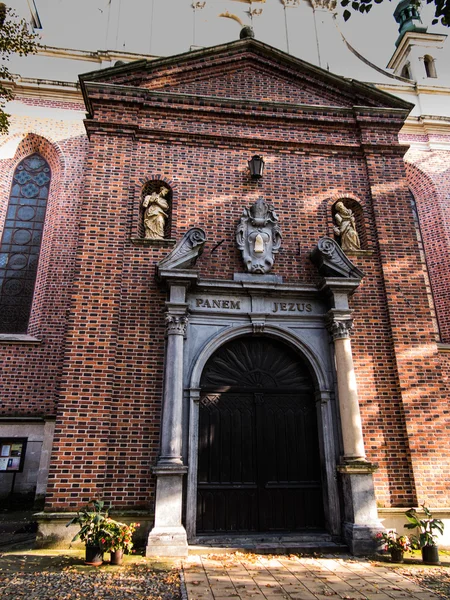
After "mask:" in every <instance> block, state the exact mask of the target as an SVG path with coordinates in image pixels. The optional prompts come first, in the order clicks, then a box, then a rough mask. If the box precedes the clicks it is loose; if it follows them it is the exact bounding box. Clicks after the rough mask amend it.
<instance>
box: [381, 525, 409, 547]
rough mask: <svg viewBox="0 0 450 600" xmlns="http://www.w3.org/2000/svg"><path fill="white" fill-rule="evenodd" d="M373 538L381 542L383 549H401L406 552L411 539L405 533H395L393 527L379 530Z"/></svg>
mask: <svg viewBox="0 0 450 600" xmlns="http://www.w3.org/2000/svg"><path fill="white" fill-rule="evenodd" d="M375 539H376V540H377V541H379V542H382V543H383V545H384V549H385V550H401V551H402V552H407V551H408V550H411V541H410V539H409V537H408V536H407V535H397V532H396V531H395V530H394V529H388V530H387V531H380V532H379V533H377V535H376V536H375Z"/></svg>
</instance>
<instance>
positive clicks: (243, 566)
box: [183, 553, 442, 600]
mask: <svg viewBox="0 0 450 600" xmlns="http://www.w3.org/2000/svg"><path fill="white" fill-rule="evenodd" d="M183 569H184V579H185V584H186V588H187V594H188V598H189V600H214V599H219V598H220V599H223V600H225V599H228V598H230V599H231V598H233V599H247V598H249V599H250V598H252V599H255V600H256V599H258V598H260V599H261V600H263V599H267V600H275V599H278V600H280V599H281V598H287V599H290V600H317V599H325V598H326V599H330V598H331V599H332V598H335V599H336V600H338V599H346V600H391V599H392V598H397V599H401V598H409V599H411V600H419V599H420V600H434V599H436V600H438V599H441V598H442V596H440V595H437V594H434V593H433V592H431V591H429V590H427V589H426V588H424V587H419V585H417V584H416V583H414V582H412V581H410V580H409V579H407V578H406V577H404V576H402V575H401V574H399V573H397V572H396V569H394V568H392V567H391V566H389V565H388V564H382V563H372V562H368V561H365V560H359V559H355V558H354V557H351V556H342V555H340V556H329V557H328V556H323V557H322V556H321V557H318V558H316V557H307V556H303V557H298V556H261V555H248V554H245V555H244V554H240V553H236V554H223V555H220V554H217V555H208V556H195V555H194V556H189V557H188V558H187V559H186V560H185V561H184V562H183Z"/></svg>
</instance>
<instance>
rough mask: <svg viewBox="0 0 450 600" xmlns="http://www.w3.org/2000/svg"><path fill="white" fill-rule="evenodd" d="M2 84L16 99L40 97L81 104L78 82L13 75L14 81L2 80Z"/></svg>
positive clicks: (81, 96) (81, 98)
mask: <svg viewBox="0 0 450 600" xmlns="http://www.w3.org/2000/svg"><path fill="white" fill-rule="evenodd" d="M4 86H5V87H6V88H8V89H9V90H11V92H12V93H13V94H14V96H16V98H15V99H16V100H20V97H23V98H40V99H44V100H51V101H53V102H54V101H57V102H58V101H60V102H73V103H74V104H83V95H82V93H81V90H80V85H79V84H78V83H68V82H66V81H56V80H52V79H33V78H31V77H19V76H15V78H14V81H8V82H4Z"/></svg>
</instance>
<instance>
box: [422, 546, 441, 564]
mask: <svg viewBox="0 0 450 600" xmlns="http://www.w3.org/2000/svg"><path fill="white" fill-rule="evenodd" d="M422 561H423V562H424V563H425V564H426V565H438V564H439V550H438V547H437V546H422Z"/></svg>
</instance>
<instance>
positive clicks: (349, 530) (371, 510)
mask: <svg viewBox="0 0 450 600" xmlns="http://www.w3.org/2000/svg"><path fill="white" fill-rule="evenodd" d="M326 323H327V328H328V331H329V332H330V334H331V337H332V339H333V342H334V352H335V361H336V376H337V384H338V395H339V414H340V417H341V428H342V441H343V447H344V455H343V457H342V459H341V463H340V464H339V465H338V467H337V470H338V472H339V473H340V477H341V483H342V489H343V495H344V531H343V534H344V539H345V541H346V542H347V544H348V545H349V548H350V550H351V552H352V553H353V554H356V555H361V554H366V553H370V552H373V551H374V550H375V549H376V543H375V542H374V536H375V534H376V533H377V531H379V530H380V529H383V526H382V525H381V523H380V521H379V520H378V514H377V507H376V501H375V488H374V484H373V472H374V471H375V470H376V469H377V466H376V465H374V464H372V463H370V462H368V461H367V459H366V456H365V450H364V440H363V434H362V423H361V413H360V410H359V401H358V389H357V385H356V376H355V369H354V363H353V355H352V347H351V342H350V333H351V330H352V327H353V323H352V318H351V311H350V310H349V309H336V308H334V309H331V310H330V311H329V312H328V313H327V319H326Z"/></svg>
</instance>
